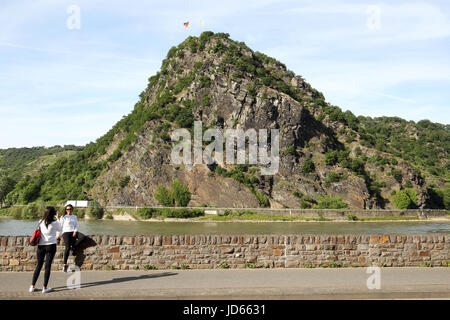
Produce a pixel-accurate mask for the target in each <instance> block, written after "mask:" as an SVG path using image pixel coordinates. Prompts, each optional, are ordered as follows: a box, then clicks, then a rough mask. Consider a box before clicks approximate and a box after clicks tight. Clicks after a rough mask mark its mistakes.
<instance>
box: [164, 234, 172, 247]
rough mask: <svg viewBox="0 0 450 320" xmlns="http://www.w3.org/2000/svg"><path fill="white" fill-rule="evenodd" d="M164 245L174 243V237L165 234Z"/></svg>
mask: <svg viewBox="0 0 450 320" xmlns="http://www.w3.org/2000/svg"><path fill="white" fill-rule="evenodd" d="M162 244H163V245H170V244H172V237H171V236H164V237H163V239H162Z"/></svg>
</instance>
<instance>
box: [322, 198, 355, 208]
mask: <svg viewBox="0 0 450 320" xmlns="http://www.w3.org/2000/svg"><path fill="white" fill-rule="evenodd" d="M317 207H318V208H319V209H342V208H348V205H347V204H346V203H345V202H344V201H342V199H341V198H340V197H339V196H336V197H332V196H328V195H325V196H323V197H319V198H318V199H317Z"/></svg>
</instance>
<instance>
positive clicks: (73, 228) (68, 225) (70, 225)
mask: <svg viewBox="0 0 450 320" xmlns="http://www.w3.org/2000/svg"><path fill="white" fill-rule="evenodd" d="M65 210H66V212H65V213H64V215H63V216H62V217H61V219H60V220H59V221H60V223H61V226H62V238H63V240H64V244H65V246H66V249H65V250H64V268H63V271H64V272H67V268H68V265H67V259H68V258H69V252H70V251H71V250H72V254H73V255H75V250H76V247H77V244H79V243H80V242H81V241H82V238H83V237H84V236H81V235H79V234H78V219H77V216H76V215H74V214H73V206H72V205H71V204H68V205H67V206H66V208H65ZM79 236H81V237H79ZM77 238H78V240H77Z"/></svg>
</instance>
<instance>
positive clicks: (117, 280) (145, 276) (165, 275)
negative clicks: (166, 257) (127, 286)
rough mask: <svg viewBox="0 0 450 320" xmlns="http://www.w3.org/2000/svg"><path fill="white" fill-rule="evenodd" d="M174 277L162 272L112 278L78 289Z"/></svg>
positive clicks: (169, 273)
mask: <svg viewBox="0 0 450 320" xmlns="http://www.w3.org/2000/svg"><path fill="white" fill-rule="evenodd" d="M174 275H177V273H175V272H163V273H158V274H149V275H142V276H139V277H123V278H113V279H111V280H103V281H96V282H88V283H82V284H81V285H80V289H81V288H88V287H95V286H101V285H105V284H110V283H121V282H128V281H135V280H144V279H152V278H159V277H168V276H174ZM53 290H55V291H64V290H71V289H68V288H67V286H62V287H56V288H53Z"/></svg>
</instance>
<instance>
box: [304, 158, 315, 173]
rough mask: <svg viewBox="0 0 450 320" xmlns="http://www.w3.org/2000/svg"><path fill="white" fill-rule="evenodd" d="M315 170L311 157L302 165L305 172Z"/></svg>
mask: <svg viewBox="0 0 450 320" xmlns="http://www.w3.org/2000/svg"><path fill="white" fill-rule="evenodd" d="M314 170H315V166H314V162H312V161H311V159H307V160H306V161H305V163H304V164H303V166H302V172H303V173H311V172H313V171H314Z"/></svg>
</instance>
